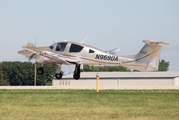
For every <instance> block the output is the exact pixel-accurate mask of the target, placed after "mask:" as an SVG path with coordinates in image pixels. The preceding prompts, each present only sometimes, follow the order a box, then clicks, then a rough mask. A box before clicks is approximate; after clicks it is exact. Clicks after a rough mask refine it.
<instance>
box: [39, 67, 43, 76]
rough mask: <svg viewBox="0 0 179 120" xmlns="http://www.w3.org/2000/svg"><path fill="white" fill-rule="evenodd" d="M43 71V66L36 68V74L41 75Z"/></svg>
mask: <svg viewBox="0 0 179 120" xmlns="http://www.w3.org/2000/svg"><path fill="white" fill-rule="evenodd" d="M43 73H44V70H43V67H41V68H39V69H37V74H39V75H42V74H43Z"/></svg>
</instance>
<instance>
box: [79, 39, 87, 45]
mask: <svg viewBox="0 0 179 120" xmlns="http://www.w3.org/2000/svg"><path fill="white" fill-rule="evenodd" d="M87 38H88V37H86V38H85V39H84V40H83V41H81V42H80V43H81V44H83V42H84V41H85V40H86V39H87Z"/></svg>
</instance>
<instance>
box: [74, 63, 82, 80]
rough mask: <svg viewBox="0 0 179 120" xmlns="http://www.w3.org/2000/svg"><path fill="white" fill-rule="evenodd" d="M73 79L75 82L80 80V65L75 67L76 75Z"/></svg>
mask: <svg viewBox="0 0 179 120" xmlns="http://www.w3.org/2000/svg"><path fill="white" fill-rule="evenodd" d="M73 78H74V79H75V80H78V79H80V65H76V66H75V72H74V74H73Z"/></svg>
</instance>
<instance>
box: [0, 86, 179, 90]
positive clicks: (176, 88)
mask: <svg viewBox="0 0 179 120" xmlns="http://www.w3.org/2000/svg"><path fill="white" fill-rule="evenodd" d="M0 89H96V86H0ZM109 89H111V90H112V89H113V90H153V89H158V90H167V89H170V90H179V86H146V87H144V86H122V87H119V86H99V90H109Z"/></svg>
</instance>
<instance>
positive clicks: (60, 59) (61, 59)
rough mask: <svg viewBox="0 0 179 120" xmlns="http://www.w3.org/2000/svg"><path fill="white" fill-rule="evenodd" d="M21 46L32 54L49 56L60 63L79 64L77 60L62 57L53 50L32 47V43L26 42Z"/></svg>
mask: <svg viewBox="0 0 179 120" xmlns="http://www.w3.org/2000/svg"><path fill="white" fill-rule="evenodd" d="M22 48H23V49H25V50H27V51H30V52H32V53H34V54H37V55H40V56H43V57H46V58H49V59H51V60H54V61H58V62H59V63H62V64H80V61H79V60H75V59H70V58H67V57H64V56H63V55H60V54H56V53H54V52H49V51H41V50H38V49H37V48H35V47H34V45H33V44H32V43H28V44H27V45H26V46H25V47H22Z"/></svg>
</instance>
